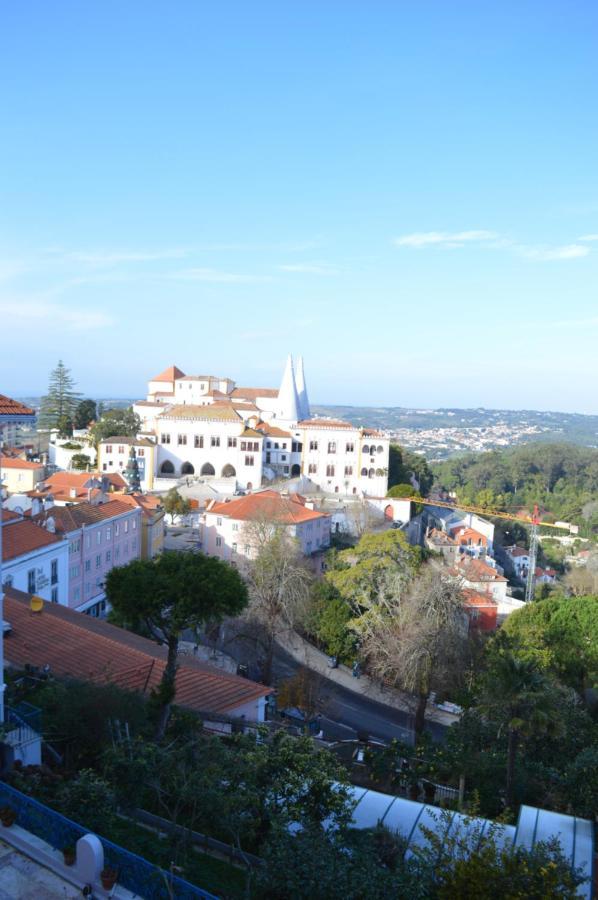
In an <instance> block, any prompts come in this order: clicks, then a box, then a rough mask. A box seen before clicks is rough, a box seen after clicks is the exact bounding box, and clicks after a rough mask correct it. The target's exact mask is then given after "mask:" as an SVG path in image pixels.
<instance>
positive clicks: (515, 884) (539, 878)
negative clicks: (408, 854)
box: [415, 812, 585, 900]
mask: <svg viewBox="0 0 598 900" xmlns="http://www.w3.org/2000/svg"><path fill="white" fill-rule="evenodd" d="M436 818H437V820H438V821H439V826H437V827H436V828H428V827H427V826H422V831H423V834H424V836H425V838H426V842H425V844H424V845H423V846H422V847H417V848H416V851H415V852H416V855H417V859H418V862H419V864H420V870H419V871H420V878H421V880H422V881H423V882H424V883H426V886H427V888H428V891H429V893H428V894H426V896H430V895H431V896H432V897H434V898H435V900H454V898H459V900H495V898H497V897H501V898H506V900H516V898H520V897H525V898H526V900H575V898H576V897H577V896H579V895H578V892H577V891H578V887H579V885H580V884H582V883H583V881H584V880H585V879H584V877H583V875H582V873H581V870H579V869H572V867H571V864H570V863H569V861H568V860H567V859H565V857H564V856H563V853H562V850H561V847H560V844H559V842H558V840H553V841H548V842H538V843H536V844H535V845H534V846H533V847H532V848H531V849H528V848H527V847H525V846H519V847H513V846H512V845H511V843H510V841H506V840H505V839H504V837H503V828H502V827H501V825H499V824H493V825H491V826H490V828H489V829H486V828H485V826H484V824H479V823H478V822H476V820H475V819H469V820H466V822H465V823H464V824H463V825H462V826H461V827H460V828H451V825H452V822H453V814H452V813H449V812H446V813H442V814H440V815H437V816H436Z"/></svg>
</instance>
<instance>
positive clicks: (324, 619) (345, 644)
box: [305, 581, 357, 662]
mask: <svg viewBox="0 0 598 900" xmlns="http://www.w3.org/2000/svg"><path fill="white" fill-rule="evenodd" d="M352 618H353V611H352V609H351V606H350V604H349V603H348V602H347V600H346V599H345V598H344V597H341V595H340V594H339V593H338V591H337V590H336V589H335V588H334V587H333V585H331V584H329V583H328V582H327V581H317V582H316V583H315V584H314V586H313V589H312V595H311V599H310V605H309V611H308V615H307V618H306V622H305V627H306V629H307V630H308V632H309V633H310V634H312V635H313V636H314V637H315V638H316V639H317V640H318V641H319V642H320V644H323V645H324V647H325V648H326V652H327V653H329V654H330V655H331V656H336V657H337V658H338V659H340V660H342V661H344V662H350V661H352V660H353V659H355V654H356V650H357V647H356V640H357V635H356V634H355V632H354V631H352V630H351V629H350V622H351V619H352Z"/></svg>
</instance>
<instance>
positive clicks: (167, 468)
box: [160, 459, 174, 475]
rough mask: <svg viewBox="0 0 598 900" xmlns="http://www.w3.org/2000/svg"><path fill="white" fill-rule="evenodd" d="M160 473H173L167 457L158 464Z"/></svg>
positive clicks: (172, 467)
mask: <svg viewBox="0 0 598 900" xmlns="http://www.w3.org/2000/svg"><path fill="white" fill-rule="evenodd" d="M160 474H161V475H174V466H173V464H172V463H171V462H170V460H169V459H165V460H164V462H163V463H162V465H161V466H160Z"/></svg>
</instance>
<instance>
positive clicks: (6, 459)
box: [0, 454, 44, 469]
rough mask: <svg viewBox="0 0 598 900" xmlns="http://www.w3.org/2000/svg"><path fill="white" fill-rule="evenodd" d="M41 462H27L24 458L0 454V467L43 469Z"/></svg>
mask: <svg viewBox="0 0 598 900" xmlns="http://www.w3.org/2000/svg"><path fill="white" fill-rule="evenodd" d="M43 468H44V466H43V464H42V463H36V462H29V461H28V460H26V459H15V458H14V457H12V456H4V455H3V454H2V455H0V469H43Z"/></svg>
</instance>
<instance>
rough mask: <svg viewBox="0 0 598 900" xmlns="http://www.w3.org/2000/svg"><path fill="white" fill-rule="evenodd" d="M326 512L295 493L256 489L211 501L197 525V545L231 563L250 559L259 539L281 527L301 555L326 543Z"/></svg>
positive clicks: (326, 546) (320, 550)
mask: <svg viewBox="0 0 598 900" xmlns="http://www.w3.org/2000/svg"><path fill="white" fill-rule="evenodd" d="M330 518H331V517H330V515H329V514H328V513H323V512H319V511H317V510H315V509H313V508H312V507H311V505H310V503H309V502H308V501H306V500H305V498H304V497H301V496H299V495H298V494H289V495H286V496H285V495H281V494H279V493H278V492H277V491H268V490H266V491H258V492H257V493H255V494H251V495H249V496H247V497H240V498H239V499H238V500H227V501H226V502H224V503H214V502H212V503H211V504H210V505H209V506H208V507H207V509H206V512H205V515H204V521H203V523H202V528H201V547H202V550H203V552H204V553H207V554H208V555H209V556H218V557H219V558H220V559H224V560H227V561H228V562H231V563H238V562H240V561H241V560H244V559H253V558H254V557H255V556H256V555H257V553H258V550H259V546H260V543H261V541H262V540H264V539H266V538H267V537H268V535H270V534H271V533H272V532H273V531H274V529H275V528H277V527H281V526H282V527H284V529H285V532H286V534H287V535H288V536H289V537H291V538H294V539H295V540H296V541H297V542H298V545H299V547H300V549H301V552H302V553H303V554H304V555H305V556H312V555H313V554H315V553H320V552H322V551H323V550H327V549H328V547H329V546H330Z"/></svg>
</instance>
